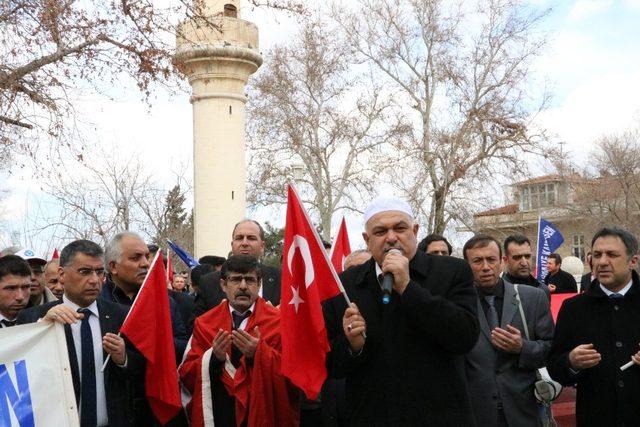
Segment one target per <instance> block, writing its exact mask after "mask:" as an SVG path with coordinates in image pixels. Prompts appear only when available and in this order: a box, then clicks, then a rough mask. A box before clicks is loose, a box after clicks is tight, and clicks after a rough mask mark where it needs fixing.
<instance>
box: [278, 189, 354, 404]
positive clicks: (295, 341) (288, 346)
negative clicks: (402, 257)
mask: <svg viewBox="0 0 640 427" xmlns="http://www.w3.org/2000/svg"><path fill="white" fill-rule="evenodd" d="M283 251H284V252H283V257H282V281H281V283H282V292H281V298H280V312H281V336H282V366H281V367H282V373H283V375H285V376H286V377H287V378H289V379H290V380H291V382H292V383H293V384H295V385H296V386H297V387H299V388H300V389H301V390H302V391H304V393H305V394H306V395H307V397H308V398H310V399H314V398H315V397H316V396H317V395H318V393H319V392H320V388H321V387H322V384H323V383H324V380H325V379H326V377H327V369H326V366H325V359H326V355H327V352H328V351H329V349H330V347H329V340H328V339H327V332H326V330H325V325H324V318H323V316H322V306H321V304H320V303H321V302H322V301H324V300H325V299H328V298H331V297H334V296H336V295H338V294H339V293H340V292H341V289H342V285H341V284H340V280H339V279H338V276H337V274H336V272H335V270H334V269H333V266H332V265H331V263H330V262H329V258H328V256H327V253H326V252H325V250H324V246H323V245H322V242H321V240H320V237H319V236H318V234H317V232H316V230H315V228H314V227H313V226H312V225H311V221H309V217H308V215H307V213H306V211H305V210H304V207H303V206H302V203H301V202H300V199H299V198H298V195H297V194H296V192H295V190H294V189H293V187H292V186H291V185H290V186H289V188H288V197H287V222H286V225H285V231H284V249H283Z"/></svg>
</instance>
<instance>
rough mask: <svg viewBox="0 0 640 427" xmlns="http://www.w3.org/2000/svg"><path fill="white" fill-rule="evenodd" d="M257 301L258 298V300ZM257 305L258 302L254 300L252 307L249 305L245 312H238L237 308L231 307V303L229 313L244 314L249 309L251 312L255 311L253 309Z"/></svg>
mask: <svg viewBox="0 0 640 427" xmlns="http://www.w3.org/2000/svg"><path fill="white" fill-rule="evenodd" d="M256 301H257V300H256ZM255 307H256V303H255V301H254V303H253V304H251V307H249V308H248V309H246V310H245V311H244V312H243V313H238V310H236V309H235V308H233V307H231V304H230V303H229V313H231V315H232V316H233V313H237V314H239V315H241V316H244V314H245V313H246V312H247V311H248V312H249V313H253V310H254V309H255Z"/></svg>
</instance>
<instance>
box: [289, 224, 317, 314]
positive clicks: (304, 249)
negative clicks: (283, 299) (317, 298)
mask: <svg viewBox="0 0 640 427" xmlns="http://www.w3.org/2000/svg"><path fill="white" fill-rule="evenodd" d="M296 248H298V249H299V250H300V255H302V261H303V263H304V284H305V287H306V288H308V287H309V286H311V283H313V279H314V277H315V272H314V271H313V260H312V258H311V250H310V249H309V243H308V242H307V239H305V238H304V237H302V236H300V235H299V234H296V235H295V236H293V242H291V245H290V246H289V250H288V251H287V266H288V267H289V274H291V271H292V270H291V264H292V262H293V256H294V255H295V252H296ZM291 292H292V294H293V297H292V298H291V301H289V304H293V305H294V306H295V310H296V313H297V312H298V307H299V305H300V304H302V303H304V302H305V301H304V300H303V299H302V298H300V289H299V288H298V287H295V288H294V287H293V286H291Z"/></svg>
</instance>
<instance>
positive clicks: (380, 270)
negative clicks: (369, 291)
mask: <svg viewBox="0 0 640 427" xmlns="http://www.w3.org/2000/svg"><path fill="white" fill-rule="evenodd" d="M381 274H382V268H380V266H379V265H378V263H377V262H376V277H380V275H381Z"/></svg>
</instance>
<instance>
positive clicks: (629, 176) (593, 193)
mask: <svg viewBox="0 0 640 427" xmlns="http://www.w3.org/2000/svg"><path fill="white" fill-rule="evenodd" d="M583 175H584V179H583V180H581V181H579V182H576V183H574V188H573V190H574V193H575V196H574V204H573V205H572V210H573V213H574V214H575V215H580V216H581V217H582V218H584V220H585V221H588V222H590V223H591V225H592V227H593V228H594V229H595V228H597V227H600V226H603V225H609V224H615V225H619V226H621V227H625V228H627V229H629V230H632V231H634V232H636V233H638V232H640V226H638V219H639V217H640V130H638V129H635V130H630V131H627V132H623V133H620V134H613V135H607V136H604V137H602V138H600V139H599V140H598V141H597V143H596V148H595V149H594V150H593V152H592V154H591V155H590V156H589V162H588V167H587V170H586V171H585V172H584V174H583Z"/></svg>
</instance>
